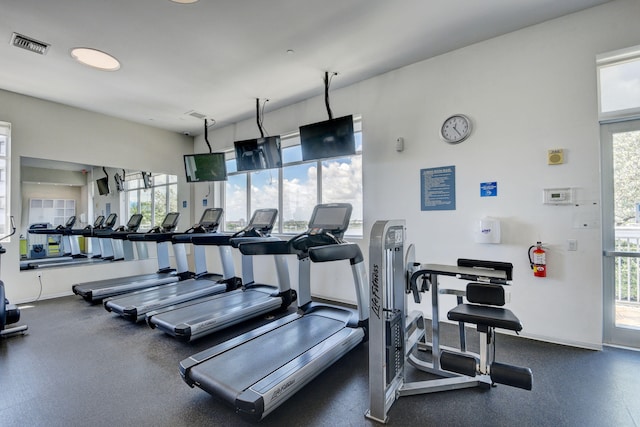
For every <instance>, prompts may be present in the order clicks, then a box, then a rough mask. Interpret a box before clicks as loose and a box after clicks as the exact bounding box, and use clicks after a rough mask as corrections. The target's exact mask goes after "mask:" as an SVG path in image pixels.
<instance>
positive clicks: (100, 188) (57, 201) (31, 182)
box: [17, 157, 178, 271]
mask: <svg viewBox="0 0 640 427" xmlns="http://www.w3.org/2000/svg"><path fill="white" fill-rule="evenodd" d="M20 188H21V195H22V210H21V212H22V214H21V218H20V223H19V229H18V230H17V233H18V234H19V236H20V269H21V270H22V271H24V270H33V269H35V268H45V267H46V268H49V267H60V266H64V267H68V266H80V265H86V263H87V262H99V261H102V260H103V258H106V259H110V258H113V257H116V259H119V258H120V257H124V259H125V260H134V259H138V258H140V259H143V258H146V257H148V256H149V254H151V255H155V250H148V249H147V246H149V245H152V244H142V245H138V247H136V246H135V245H130V244H126V243H123V245H124V246H127V245H128V246H127V247H124V248H119V246H118V244H116V243H113V244H112V243H111V242H112V241H111V240H110V239H107V240H108V241H107V240H105V239H98V238H97V237H95V238H94V237H89V236H87V235H86V234H87V233H84V235H83V233H82V231H83V230H84V229H86V228H87V227H93V226H94V225H95V224H97V223H99V222H100V221H101V220H102V221H103V225H104V224H105V221H107V219H109V218H110V215H111V216H112V217H113V215H112V214H116V215H117V221H116V223H115V224H113V228H117V227H118V226H124V225H126V224H127V222H128V220H129V219H130V218H131V216H132V215H133V214H136V213H140V214H142V215H143V220H142V222H141V223H140V225H139V231H146V230H148V229H150V228H151V227H152V226H153V225H154V224H155V223H157V222H160V221H162V218H164V215H165V214H166V213H167V212H175V211H177V208H178V206H177V177H176V176H175V175H167V174H162V173H151V172H146V171H132V170H124V169H119V168H116V167H107V166H103V165H89V164H80V163H73V162H63V161H56V160H47V159H38V158H32V157H21V159H20ZM73 217H75V221H72V220H71V221H70V219H72V218H73ZM96 221H97V222H96ZM61 228H67V230H58V229H61ZM69 230H70V231H69ZM114 242H115V241H114ZM132 247H133V248H134V249H132ZM69 257H70V258H71V259H69ZM48 262H50V263H51V264H50V265H47V263H48Z"/></svg>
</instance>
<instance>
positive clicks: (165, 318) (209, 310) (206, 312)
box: [152, 290, 282, 330]
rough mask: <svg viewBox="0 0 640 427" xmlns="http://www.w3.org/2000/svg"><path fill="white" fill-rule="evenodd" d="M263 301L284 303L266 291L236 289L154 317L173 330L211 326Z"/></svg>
mask: <svg viewBox="0 0 640 427" xmlns="http://www.w3.org/2000/svg"><path fill="white" fill-rule="evenodd" d="M262 301H265V302H266V303H268V302H273V304H272V305H273V306H274V308H277V307H280V305H281V304H282V302H281V300H280V299H279V298H274V297H272V296H270V295H269V294H266V293H264V292H256V291H251V290H246V291H234V292H228V293H223V294H219V295H216V296H215V297H213V298H211V299H208V300H206V301H202V302H197V303H194V304H191V305H189V306H186V307H182V308H177V309H175V310H171V311H167V312H166V313H162V314H157V315H155V316H153V317H152V322H153V323H154V324H156V325H157V326H159V327H161V328H164V329H167V330H172V329H174V328H175V327H176V326H185V325H192V326H193V325H197V326H200V324H202V323H204V322H208V324H210V325H211V326H213V325H216V324H218V323H222V321H223V320H225V319H229V318H233V317H232V316H233V315H234V314H237V315H238V316H242V314H243V313H245V312H246V311H247V310H249V309H251V308H252V307H256V306H259V307H261V306H262V304H260V303H261V302H262ZM216 320H217V321H216Z"/></svg>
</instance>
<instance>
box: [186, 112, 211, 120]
mask: <svg viewBox="0 0 640 427" xmlns="http://www.w3.org/2000/svg"><path fill="white" fill-rule="evenodd" d="M185 114H186V115H188V116H191V117H195V118H196V119H200V120H204V119H206V118H207V115H206V114H202V113H198V112H197V111H194V110H191V111H187V112H186V113H185Z"/></svg>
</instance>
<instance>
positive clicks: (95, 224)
mask: <svg viewBox="0 0 640 427" xmlns="http://www.w3.org/2000/svg"><path fill="white" fill-rule="evenodd" d="M103 223H104V215H98V217H97V218H96V220H95V221H93V225H87V226H86V227H85V228H84V229H85V230H91V228H100V227H101V226H102V224H103Z"/></svg>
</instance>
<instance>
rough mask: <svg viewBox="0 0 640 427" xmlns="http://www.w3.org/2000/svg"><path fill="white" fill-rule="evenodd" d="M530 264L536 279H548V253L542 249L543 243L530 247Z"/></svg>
mask: <svg viewBox="0 0 640 427" xmlns="http://www.w3.org/2000/svg"><path fill="white" fill-rule="evenodd" d="M529 263H530V264H531V269H532V270H533V275H534V276H535V277H547V253H546V252H545V250H544V249H542V242H536V244H535V245H532V246H530V247H529Z"/></svg>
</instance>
